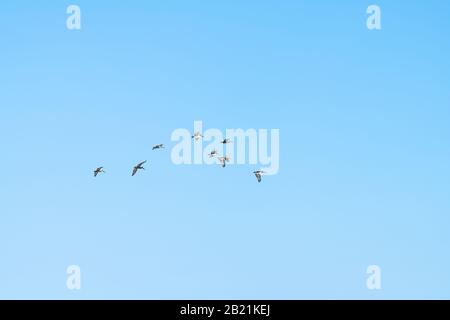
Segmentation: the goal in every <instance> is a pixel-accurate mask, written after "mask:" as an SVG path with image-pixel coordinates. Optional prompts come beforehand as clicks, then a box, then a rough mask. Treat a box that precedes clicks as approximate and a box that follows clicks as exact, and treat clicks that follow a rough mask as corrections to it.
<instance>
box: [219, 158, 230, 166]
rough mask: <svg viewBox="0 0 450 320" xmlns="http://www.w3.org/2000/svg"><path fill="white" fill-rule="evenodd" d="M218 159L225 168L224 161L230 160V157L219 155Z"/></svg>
mask: <svg viewBox="0 0 450 320" xmlns="http://www.w3.org/2000/svg"><path fill="white" fill-rule="evenodd" d="M218 159H219V161H220V163H221V164H222V168H225V165H226V163H227V162H229V161H230V157H228V156H226V157H219V158H218Z"/></svg>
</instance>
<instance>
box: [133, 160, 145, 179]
mask: <svg viewBox="0 0 450 320" xmlns="http://www.w3.org/2000/svg"><path fill="white" fill-rule="evenodd" d="M146 162H147V160H145V161H142V162H141V163H139V164H137V165H136V166H134V168H133V173H132V174H131V176H134V175H135V174H136V172H138V170H145V168H144V167H143V166H142V165H143V164H144V163H146Z"/></svg>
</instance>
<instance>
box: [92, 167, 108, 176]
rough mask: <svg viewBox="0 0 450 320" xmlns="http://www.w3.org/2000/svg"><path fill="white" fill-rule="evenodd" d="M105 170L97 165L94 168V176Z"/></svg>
mask: <svg viewBox="0 0 450 320" xmlns="http://www.w3.org/2000/svg"><path fill="white" fill-rule="evenodd" d="M105 172H106V171H105V170H103V167H98V168H97V169H95V170H94V177H96V176H97V175H98V174H99V173H105Z"/></svg>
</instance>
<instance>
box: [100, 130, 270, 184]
mask: <svg viewBox="0 0 450 320" xmlns="http://www.w3.org/2000/svg"><path fill="white" fill-rule="evenodd" d="M201 138H203V135H202V134H201V133H200V132H198V131H197V132H195V133H194V134H193V135H192V139H194V140H195V141H198V140H200V139H201ZM231 142H232V141H231V140H230V139H223V140H222V141H221V142H220V143H222V144H224V145H225V144H229V143H231ZM157 149H164V144H162V143H161V144H157V145H154V146H153V148H152V150H157ZM208 156H209V157H210V158H214V157H217V159H218V160H219V162H220V164H221V165H222V167H223V168H225V166H226V163H227V162H229V161H230V157H228V156H219V153H218V151H217V150H216V149H213V150H212V151H211V152H210V153H209V154H208ZM146 162H147V160H145V161H142V162H140V163H138V164H137V165H135V166H134V167H133V172H132V173H131V176H132V177H133V176H134V175H135V174H136V173H137V172H138V171H139V170H145V168H144V167H143V165H144V164H145V163H146ZM105 172H106V171H105V170H104V168H103V167H98V168H97V169H95V170H94V177H97V175H98V174H99V173H105ZM264 173H265V172H264V171H262V170H256V171H253V174H254V175H255V177H256V180H258V182H261V179H262V176H263V175H264Z"/></svg>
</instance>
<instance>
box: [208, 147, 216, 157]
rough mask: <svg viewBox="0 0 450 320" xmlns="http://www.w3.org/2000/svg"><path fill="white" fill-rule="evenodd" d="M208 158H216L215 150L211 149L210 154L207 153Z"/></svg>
mask: <svg viewBox="0 0 450 320" xmlns="http://www.w3.org/2000/svg"><path fill="white" fill-rule="evenodd" d="M208 156H209V157H210V158H212V157H214V156H217V150H216V149H212V150H211V152H210V153H208Z"/></svg>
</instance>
